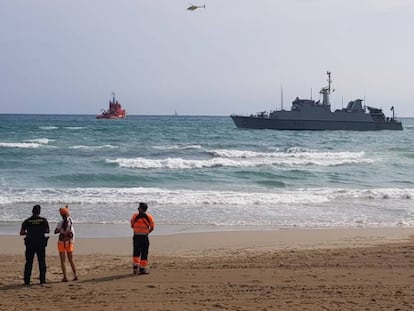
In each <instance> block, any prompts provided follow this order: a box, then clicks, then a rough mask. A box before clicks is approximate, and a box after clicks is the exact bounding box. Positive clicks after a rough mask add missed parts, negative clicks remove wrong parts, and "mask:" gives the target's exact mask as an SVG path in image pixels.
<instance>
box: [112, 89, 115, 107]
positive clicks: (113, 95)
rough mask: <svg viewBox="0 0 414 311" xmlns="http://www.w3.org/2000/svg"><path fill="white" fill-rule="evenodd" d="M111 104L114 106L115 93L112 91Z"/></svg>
mask: <svg viewBox="0 0 414 311" xmlns="http://www.w3.org/2000/svg"><path fill="white" fill-rule="evenodd" d="M112 102H113V103H114V104H115V92H114V91H112Z"/></svg>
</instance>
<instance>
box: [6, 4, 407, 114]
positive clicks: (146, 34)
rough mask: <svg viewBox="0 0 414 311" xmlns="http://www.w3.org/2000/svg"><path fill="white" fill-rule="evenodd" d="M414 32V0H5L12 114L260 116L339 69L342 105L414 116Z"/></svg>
mask: <svg viewBox="0 0 414 311" xmlns="http://www.w3.org/2000/svg"><path fill="white" fill-rule="evenodd" d="M188 2H192V3H194V4H197V5H201V4H204V3H205V4H206V8H205V9H199V10H196V11H194V12H190V11H187V10H186V8H187V7H188ZM413 30H414V0H387V1H385V0H382V1H379V0H255V1H240V0H237V1H236V0H221V1H219V0H206V1H205V2H204V0H192V1H177V0H158V1H157V0H146V1H144V0H0V45H1V46H0V47H1V48H0V53H1V54H0V55H1V57H0V94H1V100H0V101H1V107H0V113H62V114H63V113H65V114H66V113H67V114H69V113H76V114H97V113H99V112H100V110H101V108H107V105H108V100H109V99H110V97H111V92H112V91H115V92H116V94H117V98H118V99H119V101H120V102H121V103H122V104H123V106H124V108H126V109H127V110H128V113H129V114H173V113H174V111H177V112H178V114H182V115H185V114H191V115H229V114H231V113H246V114H249V113H254V112H257V111H262V110H269V109H273V108H276V107H280V88H281V85H282V84H283V91H284V105H285V108H287V107H289V106H290V102H291V101H292V100H293V99H294V98H295V97H296V96H299V97H301V98H307V97H310V96H311V93H312V96H313V98H314V99H316V98H318V97H319V94H318V91H319V89H320V87H322V86H324V85H326V74H325V73H326V71H327V70H329V71H331V72H332V79H333V88H335V90H336V91H335V92H334V93H333V95H332V98H331V99H332V103H333V106H334V108H340V107H341V105H342V102H343V103H344V104H346V103H347V102H348V101H349V100H352V99H355V98H365V99H366V104H367V105H371V106H374V107H380V108H383V109H384V110H385V112H386V114H389V112H390V111H389V109H390V107H391V106H394V107H395V112H396V113H397V115H398V116H400V117H414V104H413V101H414V87H413V77H414V61H413V60H414V40H413V34H412V33H413Z"/></svg>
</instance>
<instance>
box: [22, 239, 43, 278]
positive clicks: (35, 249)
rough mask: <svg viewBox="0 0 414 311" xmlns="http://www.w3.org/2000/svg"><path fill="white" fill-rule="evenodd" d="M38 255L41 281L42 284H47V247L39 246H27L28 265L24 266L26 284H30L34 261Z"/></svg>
mask: <svg viewBox="0 0 414 311" xmlns="http://www.w3.org/2000/svg"><path fill="white" fill-rule="evenodd" d="M35 254H36V255H37V261H38V262H39V280H40V283H46V247H45V246H43V245H42V246H39V245H26V252H25V256H26V264H25V265H24V283H25V284H30V277H31V275H32V268H33V259H34V256H35Z"/></svg>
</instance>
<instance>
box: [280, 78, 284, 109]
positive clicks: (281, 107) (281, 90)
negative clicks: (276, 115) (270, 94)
mask: <svg viewBox="0 0 414 311" xmlns="http://www.w3.org/2000/svg"><path fill="white" fill-rule="evenodd" d="M280 110H283V85H282V84H281V85H280Z"/></svg>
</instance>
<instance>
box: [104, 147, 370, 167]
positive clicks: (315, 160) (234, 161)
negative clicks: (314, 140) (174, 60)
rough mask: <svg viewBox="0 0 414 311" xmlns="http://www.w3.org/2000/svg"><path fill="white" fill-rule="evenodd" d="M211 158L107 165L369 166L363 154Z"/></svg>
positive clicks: (231, 153) (222, 154) (228, 153)
mask: <svg viewBox="0 0 414 311" xmlns="http://www.w3.org/2000/svg"><path fill="white" fill-rule="evenodd" d="M210 153H211V154H212V155H214V156H215V157H214V158H212V159H205V160H198V159H183V158H166V159H147V158H142V157H137V158H118V159H107V160H106V162H107V163H117V164H118V165H119V166H120V167H125V168H137V169H161V168H167V169H194V168H209V167H257V166H273V165H276V166H288V167H301V166H311V165H314V166H339V165H348V164H362V163H372V162H373V161H372V160H371V159H366V158H364V155H365V153H364V152H269V153H265V152H254V151H239V150H213V151H211V152H210Z"/></svg>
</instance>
